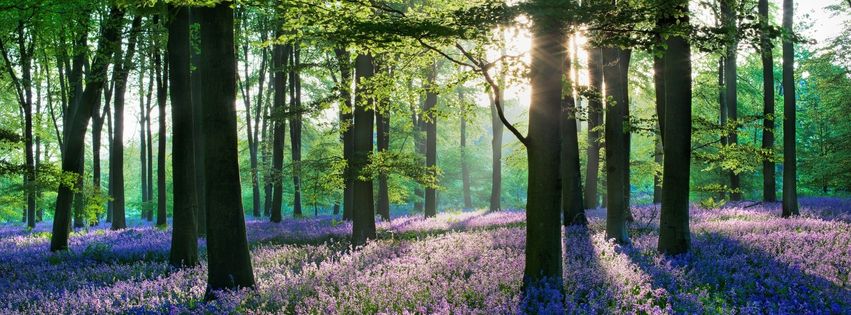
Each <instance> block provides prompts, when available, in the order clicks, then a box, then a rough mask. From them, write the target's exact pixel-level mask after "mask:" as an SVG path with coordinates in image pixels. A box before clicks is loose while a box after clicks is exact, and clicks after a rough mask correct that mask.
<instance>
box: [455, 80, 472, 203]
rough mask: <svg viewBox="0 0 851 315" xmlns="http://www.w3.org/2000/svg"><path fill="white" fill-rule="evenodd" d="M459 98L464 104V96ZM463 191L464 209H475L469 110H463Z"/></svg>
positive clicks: (459, 95) (461, 94)
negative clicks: (470, 159)
mask: <svg viewBox="0 0 851 315" xmlns="http://www.w3.org/2000/svg"><path fill="white" fill-rule="evenodd" d="M458 98H459V99H460V101H461V102H462V103H463V102H464V101H465V100H464V94H463V93H461V92H460V91H459V92H458ZM460 145H461V190H462V194H463V195H464V209H472V208H473V197H472V196H471V195H470V166H469V165H467V109H466V108H462V109H461V143H460Z"/></svg>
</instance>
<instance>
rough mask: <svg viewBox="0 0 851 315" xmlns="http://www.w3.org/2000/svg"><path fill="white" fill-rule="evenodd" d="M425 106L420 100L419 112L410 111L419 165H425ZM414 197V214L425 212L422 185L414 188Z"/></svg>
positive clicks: (423, 100)
mask: <svg viewBox="0 0 851 315" xmlns="http://www.w3.org/2000/svg"><path fill="white" fill-rule="evenodd" d="M424 106H425V98H421V100H420V106H419V112H417V110H416V109H412V110H411V112H412V114H411V121H412V123H413V125H414V127H413V129H414V152H416V154H417V159H419V160H420V163H423V165H425V163H424V162H425V160H423V158H425V154H426V143H425V139H424V137H423V136H424V135H425V129H426V128H425V120H424V119H423V108H424ZM414 196H416V200H414V212H417V213H419V212H425V211H424V209H423V201H424V200H425V190H423V187H422V185H419V184H417V185H415V187H414Z"/></svg>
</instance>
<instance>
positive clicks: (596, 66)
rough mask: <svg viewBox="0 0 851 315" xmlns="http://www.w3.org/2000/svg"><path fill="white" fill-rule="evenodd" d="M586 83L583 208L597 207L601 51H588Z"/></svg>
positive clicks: (600, 118)
mask: <svg viewBox="0 0 851 315" xmlns="http://www.w3.org/2000/svg"><path fill="white" fill-rule="evenodd" d="M588 83H589V85H590V88H591V89H592V91H591V92H592V96H591V97H589V98H588V152H587V154H588V156H587V158H586V161H587V165H586V167H585V198H584V200H585V208H586V209H596V208H597V206H599V194H598V192H597V182H598V178H599V174H600V130H599V128H600V126H601V125H602V123H603V99H602V95H603V49H602V48H599V47H591V48H590V50H589V51H588Z"/></svg>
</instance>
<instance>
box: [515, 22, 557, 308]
mask: <svg viewBox="0 0 851 315" xmlns="http://www.w3.org/2000/svg"><path fill="white" fill-rule="evenodd" d="M532 20H533V22H534V23H535V25H534V27H533V29H532V49H531V51H532V60H531V69H530V70H531V72H530V82H531V87H532V90H533V91H534V93H532V102H531V105H530V106H529V133H528V137H527V138H525V139H526V140H524V144H526V152H527V154H528V161H529V171H528V172H529V178H528V181H529V182H528V198H527V201H526V218H527V224H526V265H525V268H524V273H523V274H524V292H527V293H528V292H529V291H526V290H525V289H526V288H530V287H533V286H536V285H537V284H538V283H539V282H544V281H546V282H548V283H551V284H552V285H555V286H557V287H559V288H560V287H561V286H562V280H561V279H562V246H561V211H560V210H561V176H560V172H559V167H560V164H561V163H560V157H561V137H560V134H559V133H558V130H560V128H561V127H560V125H561V121H562V119H561V113H562V105H561V99H562V77H563V74H564V73H563V69H562V67H560V65H562V64H563V63H564V60H565V58H566V56H565V52H566V47H565V44H566V36H565V34H564V33H563V30H562V27H563V25H561V22H560V21H558V19H557V18H554V17H552V16H550V15H542V16H535V15H533V16H532Z"/></svg>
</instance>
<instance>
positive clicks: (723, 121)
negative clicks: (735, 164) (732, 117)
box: [718, 56, 729, 200]
mask: <svg viewBox="0 0 851 315" xmlns="http://www.w3.org/2000/svg"><path fill="white" fill-rule="evenodd" d="M725 64H726V60H724V57H723V56H722V57H721V58H719V59H718V105H719V108H718V123H719V125H720V126H721V128H722V129H723V130H724V133H723V134H722V135H721V146H722V147H726V146H727V144H728V140H729V137H728V134H727V131H726V130H727V100H726V92H725V90H726V89H725V88H724V86H725V85H726V83H725V80H724V68H725ZM726 173H727V172H726V171H724V170H723V169H722V170H721V178H724V177H725V176H726V175H727V174H726ZM722 182H723V179H722ZM726 190H728V189H724V190H722V191H721V192H719V196H718V197H719V198H720V199H722V200H723V199H724V198H726V197H727V193H726Z"/></svg>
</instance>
